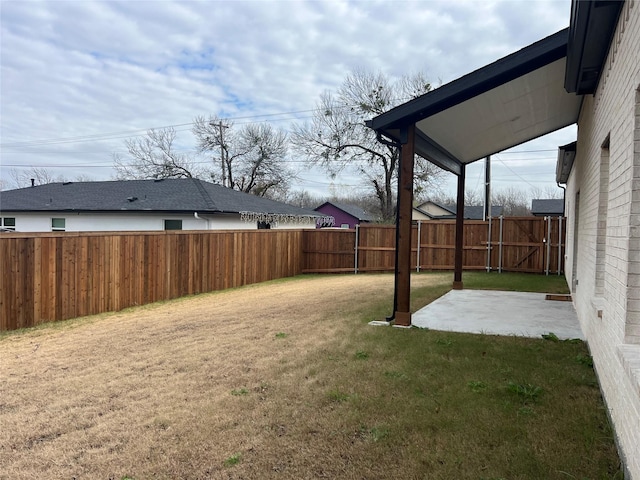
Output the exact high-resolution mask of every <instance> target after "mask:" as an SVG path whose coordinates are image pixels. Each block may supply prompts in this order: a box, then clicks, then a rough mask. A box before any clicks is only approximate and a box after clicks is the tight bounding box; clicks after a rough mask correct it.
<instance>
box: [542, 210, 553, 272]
mask: <svg viewBox="0 0 640 480" xmlns="http://www.w3.org/2000/svg"><path fill="white" fill-rule="evenodd" d="M544 219H545V220H546V221H547V262H546V265H545V269H544V273H545V275H549V267H550V265H551V215H549V216H548V217H544Z"/></svg>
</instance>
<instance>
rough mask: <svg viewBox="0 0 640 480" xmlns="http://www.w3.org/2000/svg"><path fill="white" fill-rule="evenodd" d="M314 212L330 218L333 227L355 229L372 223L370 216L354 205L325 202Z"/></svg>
mask: <svg viewBox="0 0 640 480" xmlns="http://www.w3.org/2000/svg"><path fill="white" fill-rule="evenodd" d="M314 210H315V211H316V212H320V213H322V214H323V215H327V216H332V217H333V218H334V219H335V224H334V226H335V227H342V228H355V226H356V225H359V224H360V223H366V222H371V221H373V217H372V216H371V215H370V214H368V213H367V212H365V211H364V210H363V209H362V208H360V207H357V206H355V205H346V204H344V203H335V202H325V203H323V204H322V205H320V206H319V207H317V208H315V209H314Z"/></svg>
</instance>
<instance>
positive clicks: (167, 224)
mask: <svg viewBox="0 0 640 480" xmlns="http://www.w3.org/2000/svg"><path fill="white" fill-rule="evenodd" d="M164 229H165V230H182V220H165V221H164Z"/></svg>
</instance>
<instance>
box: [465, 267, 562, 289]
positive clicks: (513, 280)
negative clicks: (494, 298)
mask: <svg viewBox="0 0 640 480" xmlns="http://www.w3.org/2000/svg"><path fill="white" fill-rule="evenodd" d="M462 282H463V284H464V288H471V289H482V290H507V291H514V292H542V293H561V294H566V293H569V287H568V286H567V281H566V280H565V278H564V276H562V275H537V274H532V273H497V272H490V273H487V272H465V273H463V274H462Z"/></svg>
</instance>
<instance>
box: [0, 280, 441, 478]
mask: <svg viewBox="0 0 640 480" xmlns="http://www.w3.org/2000/svg"><path fill="white" fill-rule="evenodd" d="M449 281H450V278H449V276H442V275H434V276H427V275H423V276H419V277H416V279H414V285H415V286H420V285H427V284H428V283H438V282H440V283H442V282H449ZM392 289H393V277H392V276H390V275H372V276H327V277H305V278H300V279H296V280H295V281H285V282H275V283H270V284H266V285H257V286H250V287H245V288H241V289H237V290H232V291H226V292H220V293H214V294H206V295H201V296H198V297H193V298H189V299H182V300H178V301H172V302H167V303H164V304H157V305H152V306H147V307H142V308H137V309H133V310H130V311H126V312H121V313H117V314H111V315H106V316H104V315H103V316H99V317H94V318H89V319H85V320H82V321H80V322H71V323H66V324H62V325H58V326H52V327H46V328H42V329H35V330H32V331H24V332H20V333H17V334H13V335H8V336H5V337H3V338H0V478H2V479H5V478H6V479H20V478H25V479H27V478H29V479H32V478H104V479H106V478H114V479H121V478H124V477H126V476H130V477H133V478H135V479H137V480H138V479H143V478H229V479H231V478H394V476H395V474H394V462H395V463H397V464H400V463H401V462H402V452H401V451H398V452H395V453H393V454H390V455H388V456H386V457H385V458H384V459H379V458H376V457H375V456H372V454H371V453H368V446H367V442H366V441H365V439H364V438H363V435H362V434H361V432H360V433H359V432H358V431H354V432H353V434H352V435H344V431H343V430H341V429H342V428H343V420H344V419H343V418H342V416H341V415H342V413H341V409H340V401H339V399H334V400H335V401H332V399H331V397H330V396H327V395H326V391H327V389H330V388H331V371H318V369H317V367H314V365H316V364H318V363H317V362H314V359H317V358H320V357H323V356H324V355H326V353H327V351H328V350H331V349H334V348H336V345H339V344H340V342H343V341H344V339H345V338H346V337H347V336H348V335H352V334H353V332H354V329H355V330H357V329H366V328H368V327H366V325H365V324H364V323H363V322H362V321H357V322H355V323H354V321H353V319H351V320H348V319H349V316H350V315H351V314H352V313H353V312H354V311H355V309H358V308H361V307H362V304H363V303H364V302H367V301H369V300H370V299H372V298H375V299H380V298H384V299H386V300H387V301H388V300H389V299H390V298H391V293H392ZM279 333H283V334H286V336H285V335H278V334H279ZM319 364H320V365H321V364H322V362H320V363H319ZM234 456H236V457H235V458H239V460H240V461H239V462H238V463H237V464H236V465H233V466H229V465H228V464H225V462H227V463H233V460H232V459H233V458H234ZM381 461H383V462H385V463H386V464H385V465H381V464H380V462H381Z"/></svg>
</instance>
